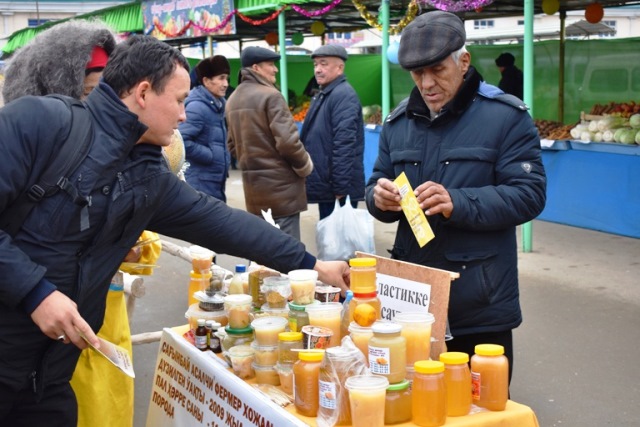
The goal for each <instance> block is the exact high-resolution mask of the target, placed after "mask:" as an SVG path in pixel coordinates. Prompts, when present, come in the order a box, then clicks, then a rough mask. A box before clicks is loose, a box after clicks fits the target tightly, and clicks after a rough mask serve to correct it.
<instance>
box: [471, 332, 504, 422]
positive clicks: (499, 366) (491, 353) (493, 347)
mask: <svg viewBox="0 0 640 427" xmlns="http://www.w3.org/2000/svg"><path fill="white" fill-rule="evenodd" d="M471 390H472V392H471V396H472V398H473V403H475V404H476V405H478V406H480V407H482V408H486V409H489V410H490V411H504V408H505V407H506V405H507V400H508V398H509V360H508V359H507V357H506V356H505V355H504V347H503V346H501V345H497V344H478V345H477V346H475V354H474V355H473V356H471Z"/></svg>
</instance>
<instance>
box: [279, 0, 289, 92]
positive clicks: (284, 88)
mask: <svg viewBox="0 0 640 427" xmlns="http://www.w3.org/2000/svg"><path fill="white" fill-rule="evenodd" d="M285 12H286V11H285V10H283V11H282V12H281V13H280V15H278V41H279V44H280V92H282V96H284V100H285V101H286V102H287V104H288V103H289V84H288V76H287V44H286V43H287V30H286V21H285V16H284V14H285Z"/></svg>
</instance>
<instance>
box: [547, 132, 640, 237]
mask: <svg viewBox="0 0 640 427" xmlns="http://www.w3.org/2000/svg"><path fill="white" fill-rule="evenodd" d="M542 162H543V163H544V167H545V171H546V174H547V204H546V207H545V209H544V210H543V211H542V213H541V214H540V216H539V217H538V219H542V220H545V221H551V222H557V223H560V224H566V225H572V226H576V227H582V228H588V229H591V230H597V231H603V232H607V233H612V234H619V235H623V236H628V237H636V238H640V221H639V220H638V219H639V218H640V146H637V145H623V144H613V143H595V142H592V143H583V142H578V141H554V142H553V143H552V144H547V146H544V145H543V150H542Z"/></svg>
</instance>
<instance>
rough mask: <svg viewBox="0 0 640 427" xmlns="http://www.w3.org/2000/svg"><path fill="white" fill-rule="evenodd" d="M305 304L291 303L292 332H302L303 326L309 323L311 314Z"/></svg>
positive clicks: (290, 323)
mask: <svg viewBox="0 0 640 427" xmlns="http://www.w3.org/2000/svg"><path fill="white" fill-rule="evenodd" d="M305 307H306V306H304V305H300V304H294V303H292V302H290V303H289V315H288V319H289V330H290V331H291V332H300V331H301V330H302V327H303V326H307V325H308V324H309V314H307V311H306V310H305Z"/></svg>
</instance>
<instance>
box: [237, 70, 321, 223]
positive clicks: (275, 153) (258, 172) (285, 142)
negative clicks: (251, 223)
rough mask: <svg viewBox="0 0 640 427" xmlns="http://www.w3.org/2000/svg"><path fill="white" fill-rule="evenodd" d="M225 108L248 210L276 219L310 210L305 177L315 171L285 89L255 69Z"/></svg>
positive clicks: (247, 73) (244, 72)
mask: <svg viewBox="0 0 640 427" xmlns="http://www.w3.org/2000/svg"><path fill="white" fill-rule="evenodd" d="M241 75H242V83H241V84H239V85H238V87H237V88H236V89H235V90H234V91H233V93H232V94H231V96H230V97H229V100H228V101H227V106H226V110H225V117H226V119H227V126H228V132H229V133H228V137H227V144H228V146H229V151H230V152H231V154H232V155H233V156H235V157H236V159H238V166H239V167H240V169H241V170H242V183H243V186H244V197H245V203H246V206H247V211H249V212H251V213H253V214H255V215H260V216H261V213H260V210H265V211H266V210H267V209H269V208H271V212H272V215H273V217H274V218H280V217H283V216H289V215H293V214H296V213H299V212H302V211H305V210H307V195H306V191H305V180H304V178H305V177H306V176H308V175H309V174H310V173H311V171H312V170H313V163H312V162H311V157H310V156H309V154H308V153H307V151H306V150H305V148H304V145H303V144H302V141H300V136H299V135H298V128H297V126H296V124H295V122H294V121H293V116H292V115H291V112H290V111H289V107H288V106H287V103H286V102H285V100H284V97H283V96H282V94H281V93H280V92H279V91H278V90H277V89H276V87H275V86H274V85H272V84H271V83H270V82H268V81H267V80H265V79H264V78H262V77H261V76H259V75H258V74H256V73H255V72H253V71H252V70H251V69H249V68H243V69H242V70H241Z"/></svg>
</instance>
